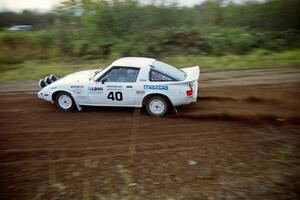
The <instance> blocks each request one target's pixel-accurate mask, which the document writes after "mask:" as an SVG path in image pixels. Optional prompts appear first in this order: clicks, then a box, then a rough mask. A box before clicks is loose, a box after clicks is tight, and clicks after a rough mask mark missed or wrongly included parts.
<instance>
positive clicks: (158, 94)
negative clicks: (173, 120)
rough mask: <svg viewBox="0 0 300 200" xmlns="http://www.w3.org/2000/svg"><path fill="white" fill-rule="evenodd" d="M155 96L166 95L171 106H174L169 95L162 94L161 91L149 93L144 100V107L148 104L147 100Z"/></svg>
mask: <svg viewBox="0 0 300 200" xmlns="http://www.w3.org/2000/svg"><path fill="white" fill-rule="evenodd" d="M153 96H162V97H164V98H165V99H166V100H167V101H168V104H169V106H170V107H174V106H173V103H172V101H171V100H170V98H169V97H168V96H167V95H164V94H161V93H151V94H147V95H146V96H145V97H144V98H143V101H142V106H143V107H144V106H145V105H146V102H147V100H148V99H150V98H151V97H153Z"/></svg>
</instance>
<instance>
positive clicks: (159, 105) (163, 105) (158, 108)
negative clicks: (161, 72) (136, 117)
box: [146, 96, 168, 117]
mask: <svg viewBox="0 0 300 200" xmlns="http://www.w3.org/2000/svg"><path fill="white" fill-rule="evenodd" d="M146 110H147V113H148V114H149V115H151V116H154V117H161V116H164V115H165V114H166V113H167V111H168V101H167V100H166V98H165V97H163V96H153V97H150V98H149V99H148V101H147V102H146Z"/></svg>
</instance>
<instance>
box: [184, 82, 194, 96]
mask: <svg viewBox="0 0 300 200" xmlns="http://www.w3.org/2000/svg"><path fill="white" fill-rule="evenodd" d="M189 87H190V89H189V90H188V91H186V95H187V96H189V97H191V96H193V93H194V91H193V86H192V84H189Z"/></svg>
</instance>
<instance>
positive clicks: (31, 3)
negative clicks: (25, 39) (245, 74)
mask: <svg viewBox="0 0 300 200" xmlns="http://www.w3.org/2000/svg"><path fill="white" fill-rule="evenodd" d="M62 1H63V0H0V9H2V10H3V9H9V10H18V11H20V10H23V9H34V10H36V9H37V10H41V11H47V10H50V9H51V8H52V7H53V6H54V5H57V4H59V2H62ZM140 1H141V2H143V3H148V2H151V0H140ZM154 1H156V2H159V1H161V0H154ZM164 1H165V2H174V1H177V2H178V5H180V6H193V5H195V4H199V3H201V2H203V1H204V0H164Z"/></svg>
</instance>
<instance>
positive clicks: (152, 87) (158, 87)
mask: <svg viewBox="0 0 300 200" xmlns="http://www.w3.org/2000/svg"><path fill="white" fill-rule="evenodd" d="M144 89H145V90H168V89H169V88H168V86H167V85H144Z"/></svg>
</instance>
